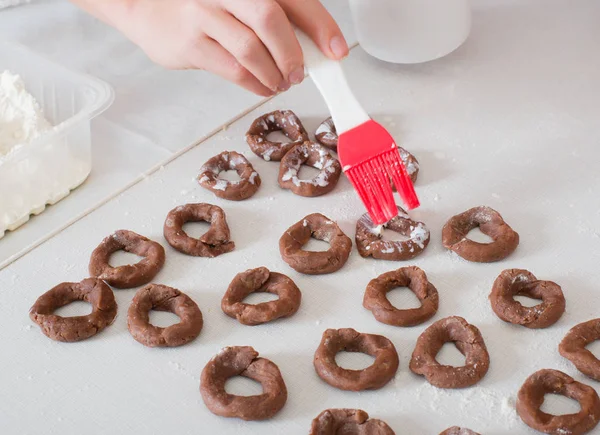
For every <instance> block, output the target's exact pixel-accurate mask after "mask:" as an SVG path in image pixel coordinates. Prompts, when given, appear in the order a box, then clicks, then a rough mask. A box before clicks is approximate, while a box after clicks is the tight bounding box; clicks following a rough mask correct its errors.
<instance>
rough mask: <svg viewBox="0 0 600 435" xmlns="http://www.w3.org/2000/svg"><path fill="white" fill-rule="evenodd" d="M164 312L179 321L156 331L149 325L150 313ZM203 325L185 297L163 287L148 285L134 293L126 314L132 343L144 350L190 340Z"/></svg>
mask: <svg viewBox="0 0 600 435" xmlns="http://www.w3.org/2000/svg"><path fill="white" fill-rule="evenodd" d="M151 310H155V311H168V312H170V313H173V314H175V315H177V317H179V318H180V319H181V321H180V322H179V323H176V324H174V325H171V326H168V327H166V328H160V327H158V326H154V325H152V324H151V323H150V311H151ZM203 324H204V322H203V320H202V313H201V312H200V309H199V308H198V305H196V303H195V302H194V301H193V300H192V299H191V298H190V297H189V296H188V295H186V294H184V293H182V292H180V291H179V290H177V289H174V288H171V287H167V286H165V285H157V284H150V285H147V286H146V287H144V288H142V289H140V290H138V292H137V293H136V294H135V296H134V297H133V301H131V305H130V306H129V310H128V312H127V327H128V328H129V332H130V333H131V335H132V336H133V338H135V339H136V341H138V342H140V343H142V344H143V345H144V346H148V347H176V346H182V345H184V344H186V343H189V342H190V341H192V340H194V339H195V338H196V337H198V335H200V331H201V330H202V326H203Z"/></svg>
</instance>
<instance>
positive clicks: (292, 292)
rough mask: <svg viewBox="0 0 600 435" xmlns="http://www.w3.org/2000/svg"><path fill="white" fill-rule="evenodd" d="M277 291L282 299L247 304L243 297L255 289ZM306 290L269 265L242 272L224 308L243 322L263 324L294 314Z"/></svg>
mask: <svg viewBox="0 0 600 435" xmlns="http://www.w3.org/2000/svg"><path fill="white" fill-rule="evenodd" d="M255 292H264V293H271V294H275V295H277V296H278V297H279V299H277V300H274V301H269V302H263V303H260V304H256V305H254V304H246V303H244V302H243V300H244V299H245V298H246V297H247V296H248V295H249V294H251V293H255ZM301 300H302V293H300V289H298V287H297V286H296V284H294V281H292V280H291V279H290V278H288V277H287V276H285V275H283V274H281V273H277V272H270V271H269V269H267V268H266V267H259V268H257V269H251V270H247V271H245V272H242V273H238V274H237V275H236V276H235V278H233V281H232V282H231V284H229V288H228V289H227V291H226V292H225V296H223V299H222V300H221V309H222V310H223V312H224V313H225V314H227V315H228V316H229V317H233V318H234V319H237V321H238V322H240V323H241V324H243V325H260V324H262V323H267V322H270V321H272V320H275V319H279V318H282V317H290V316H292V315H293V314H295V313H296V312H297V311H298V309H299V308H300V301H301Z"/></svg>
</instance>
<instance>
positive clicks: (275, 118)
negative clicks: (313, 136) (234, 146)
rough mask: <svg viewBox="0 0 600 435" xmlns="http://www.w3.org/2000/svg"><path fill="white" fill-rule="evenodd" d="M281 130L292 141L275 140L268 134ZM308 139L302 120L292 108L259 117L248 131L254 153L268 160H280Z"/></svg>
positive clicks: (248, 139) (247, 138)
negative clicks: (271, 139) (270, 138)
mask: <svg viewBox="0 0 600 435" xmlns="http://www.w3.org/2000/svg"><path fill="white" fill-rule="evenodd" d="M275 131H281V132H282V133H283V134H284V135H286V137H287V138H288V139H290V141H291V142H289V143H283V142H273V141H270V140H268V139H267V136H268V135H269V134H271V133H273V132H275ZM307 140H308V133H306V130H305V129H304V126H303V125H302V122H301V121H300V119H299V118H298V117H297V116H296V114H295V113H294V112H292V111H291V110H276V111H274V112H271V113H267V114H266V115H263V116H261V117H260V118H257V119H256V120H255V121H254V122H253V123H252V125H251V126H250V129H249V130H248V132H247V133H246V142H248V145H249V146H250V149H251V150H252V152H253V153H254V154H256V155H257V156H259V157H261V158H263V159H264V160H266V161H267V162H269V161H273V162H278V161H280V160H281V159H282V158H283V156H285V155H286V154H287V152H288V151H289V150H291V149H292V148H293V147H294V146H296V145H300V144H301V143H303V142H305V141H307Z"/></svg>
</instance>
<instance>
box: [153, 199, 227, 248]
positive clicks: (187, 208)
mask: <svg viewBox="0 0 600 435" xmlns="http://www.w3.org/2000/svg"><path fill="white" fill-rule="evenodd" d="M202 221H203V222H208V223H210V229H209V230H208V231H207V232H206V233H205V234H203V235H202V236H201V237H200V238H199V239H195V238H193V237H190V236H188V235H187V233H186V232H185V231H184V230H183V225H185V224H186V223H187V222H202ZM163 233H164V236H165V239H166V240H167V242H169V245H171V246H172V247H173V248H175V249H176V250H178V251H179V252H181V253H183V254H187V255H193V256H197V257H209V258H214V257H218V256H219V255H222V254H226V253H228V252H231V251H233V250H234V249H235V243H233V242H232V241H231V240H230V238H231V234H230V232H229V226H228V225H227V218H226V216H225V212H224V211H223V209H221V208H220V207H217V206H216V205H211V204H186V205H181V206H179V207H176V208H174V209H173V210H171V211H170V212H169V214H168V215H167V219H166V220H165V225H164V227H163Z"/></svg>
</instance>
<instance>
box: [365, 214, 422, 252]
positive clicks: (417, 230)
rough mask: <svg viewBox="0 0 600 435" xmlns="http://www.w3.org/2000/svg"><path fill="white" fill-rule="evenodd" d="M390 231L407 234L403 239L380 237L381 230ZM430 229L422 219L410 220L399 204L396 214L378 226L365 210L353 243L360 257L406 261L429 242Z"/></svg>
mask: <svg viewBox="0 0 600 435" xmlns="http://www.w3.org/2000/svg"><path fill="white" fill-rule="evenodd" d="M384 229H387V230H391V231H394V232H397V233H399V234H402V235H404V236H406V237H408V240H403V241H388V240H383V239H382V237H383V230H384ZM429 238H430V234H429V230H428V229H427V227H426V226H425V224H424V223H423V222H416V221H413V220H412V219H411V218H410V217H409V216H408V214H407V213H406V212H405V211H404V210H403V209H401V208H400V207H398V216H396V217H395V218H393V219H392V220H391V221H389V222H388V223H386V224H384V225H383V226H377V225H375V224H374V223H373V221H372V220H371V216H369V214H368V213H365V214H364V215H363V216H362V217H361V218H360V219H359V220H358V223H357V224H356V246H357V248H358V253H359V254H360V255H361V256H362V257H365V258H367V257H373V258H376V259H379V260H391V261H405V260H410V259H411V258H415V257H416V256H417V255H419V254H420V253H421V252H423V250H425V248H426V247H427V245H428V244H429Z"/></svg>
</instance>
